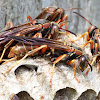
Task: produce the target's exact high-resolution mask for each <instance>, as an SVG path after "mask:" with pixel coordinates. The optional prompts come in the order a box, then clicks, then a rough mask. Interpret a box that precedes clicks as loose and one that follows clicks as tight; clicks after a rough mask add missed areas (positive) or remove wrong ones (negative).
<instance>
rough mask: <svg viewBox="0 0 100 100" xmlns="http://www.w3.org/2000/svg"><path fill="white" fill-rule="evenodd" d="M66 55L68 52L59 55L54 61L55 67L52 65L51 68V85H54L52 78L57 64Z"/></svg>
mask: <svg viewBox="0 0 100 100" xmlns="http://www.w3.org/2000/svg"><path fill="white" fill-rule="evenodd" d="M66 56H67V55H66V54H63V55H61V56H59V57H57V58H56V60H55V61H54V62H53V67H52V70H51V77H50V83H49V85H50V86H51V85H52V78H53V73H54V69H55V64H57V63H58V62H59V61H60V60H62V59H63V58H65V57H66Z"/></svg>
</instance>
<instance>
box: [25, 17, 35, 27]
mask: <svg viewBox="0 0 100 100" xmlns="http://www.w3.org/2000/svg"><path fill="white" fill-rule="evenodd" d="M28 20H29V21H30V22H31V23H32V24H33V25H34V24H35V23H36V21H35V20H33V19H32V18H31V16H27V17H26V23H27V22H28Z"/></svg>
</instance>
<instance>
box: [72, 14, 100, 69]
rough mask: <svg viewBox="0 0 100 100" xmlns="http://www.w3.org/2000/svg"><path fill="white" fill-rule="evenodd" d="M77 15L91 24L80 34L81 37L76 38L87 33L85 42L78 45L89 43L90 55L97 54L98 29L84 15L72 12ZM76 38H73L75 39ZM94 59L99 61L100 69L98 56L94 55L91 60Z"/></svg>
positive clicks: (99, 46)
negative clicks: (86, 30)
mask: <svg viewBox="0 0 100 100" xmlns="http://www.w3.org/2000/svg"><path fill="white" fill-rule="evenodd" d="M73 13H75V14H77V15H79V16H81V17H82V18H83V19H85V20H86V21H87V22H88V23H89V24H90V25H91V26H90V27H89V28H88V32H85V33H83V34H82V36H81V37H79V38H78V39H80V38H82V37H84V36H85V34H87V43H85V44H83V45H81V46H80V47H85V46H86V45H87V44H89V43H90V49H91V53H92V55H97V54H99V52H100V32H99V31H100V29H99V28H97V27H96V26H95V25H92V23H90V22H89V21H88V20H87V19H86V18H85V17H83V16H82V15H80V14H78V13H77V12H73ZM78 39H76V40H74V41H77V40H78ZM95 60H96V62H97V63H99V69H100V56H98V55H97V56H95V57H94V59H93V61H92V64H93V62H94V61H95Z"/></svg>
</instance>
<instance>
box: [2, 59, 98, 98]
mask: <svg viewBox="0 0 100 100" xmlns="http://www.w3.org/2000/svg"><path fill="white" fill-rule="evenodd" d="M14 63H15V61H12V62H8V63H7V64H5V65H2V66H0V100H9V99H10V96H11V95H12V94H18V93H19V92H21V91H26V92H27V93H28V94H29V95H30V96H31V97H32V98H34V100H40V97H41V96H42V95H43V96H44V98H43V100H77V99H78V100H81V99H80V98H84V95H85V96H86V95H87V94H88V95H87V97H88V99H86V100H91V98H93V97H94V96H96V95H97V94H98V92H99V91H100V73H98V70H97V69H96V67H93V72H89V74H88V76H87V77H84V73H81V72H80V71H78V72H77V74H76V75H77V78H78V79H79V80H80V83H78V82H77V81H76V80H75V79H74V72H73V69H72V68H71V67H70V66H67V65H58V66H57V67H56V69H55V72H54V76H53V82H52V87H50V86H49V80H50V72H51V68H52V64H51V62H50V61H47V60H45V59H43V58H36V59H29V58H27V59H25V60H24V61H22V62H21V63H20V64H18V65H17V66H16V67H15V68H13V69H12V70H11V71H10V72H9V73H8V74H7V75H6V77H4V76H3V75H2V73H3V72H5V71H6V70H7V69H8V68H9V67H10V66H11V65H13V64H14ZM21 65H26V66H27V67H25V66H21ZM19 66H20V67H19ZM36 67H37V71H35V70H34V68H35V69H36ZM29 68H31V69H29ZM85 92H86V93H85ZM55 95H56V96H55Z"/></svg>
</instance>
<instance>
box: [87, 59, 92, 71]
mask: <svg viewBox="0 0 100 100" xmlns="http://www.w3.org/2000/svg"><path fill="white" fill-rule="evenodd" d="M86 61H87V60H86ZM87 63H88V65H89V66H90V68H91V72H92V66H91V65H90V63H89V62H88V61H87Z"/></svg>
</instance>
